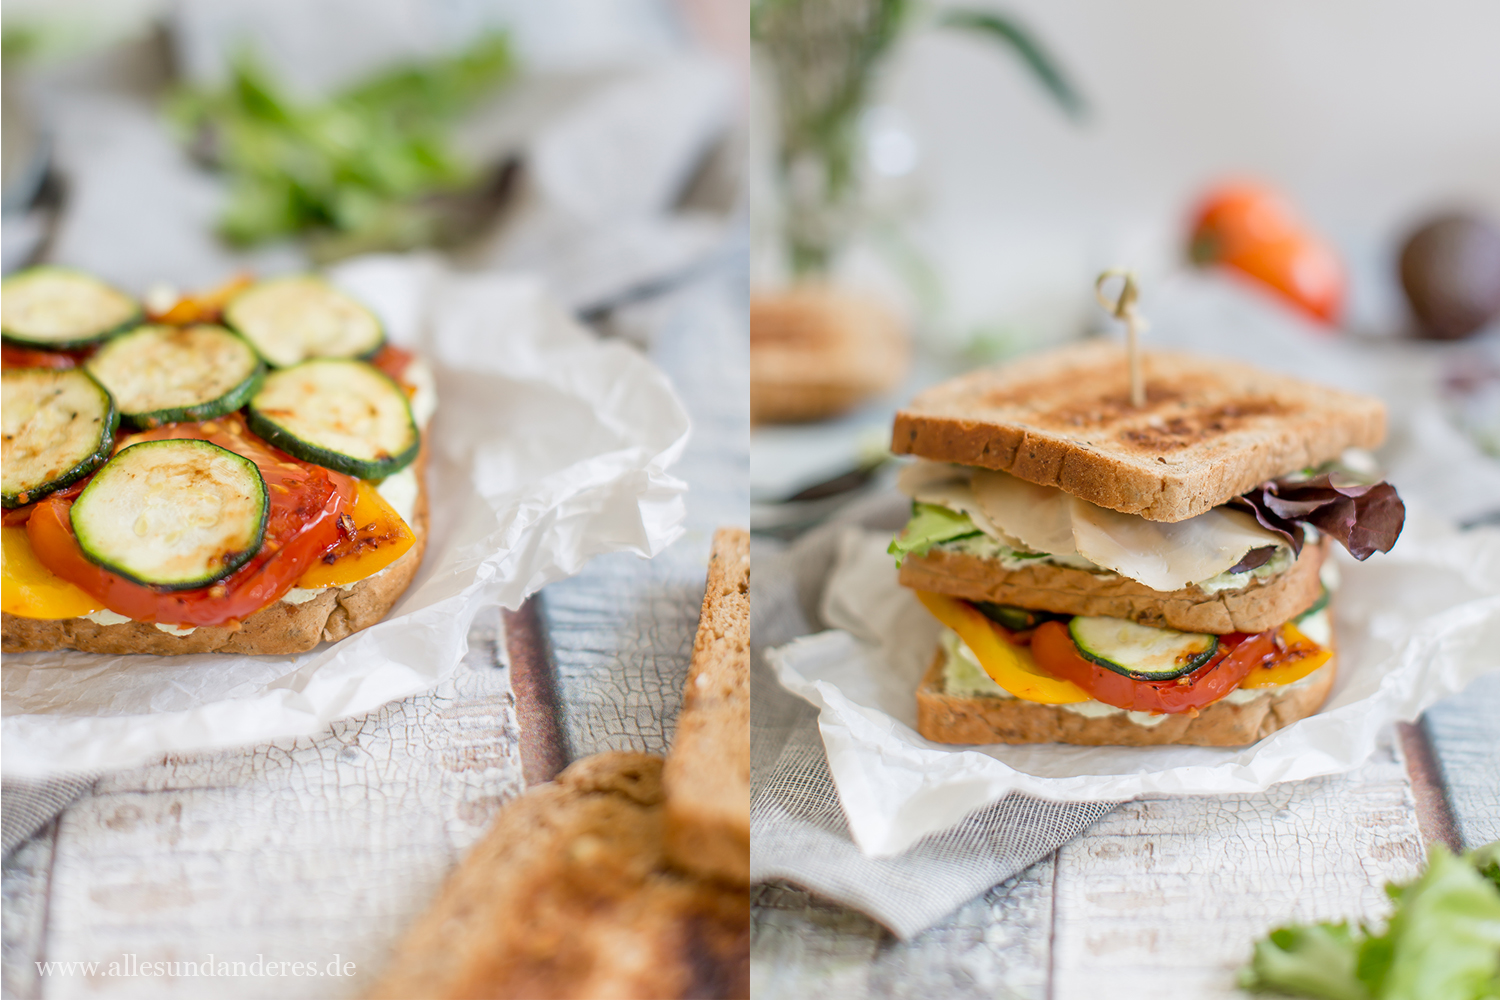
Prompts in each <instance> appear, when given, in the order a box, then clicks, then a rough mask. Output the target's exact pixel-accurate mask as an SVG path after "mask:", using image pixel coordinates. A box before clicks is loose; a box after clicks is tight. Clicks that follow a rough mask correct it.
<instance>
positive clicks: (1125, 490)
mask: <svg viewBox="0 0 1500 1000" xmlns="http://www.w3.org/2000/svg"><path fill="white" fill-rule="evenodd" d="M1142 364H1143V369H1144V374H1145V385H1146V403H1145V405H1144V406H1142V407H1134V406H1132V405H1131V403H1130V393H1129V386H1128V375H1127V366H1126V363H1125V355H1124V351H1123V350H1122V349H1121V348H1120V347H1118V346H1116V345H1113V344H1108V343H1090V344H1084V345H1079V346H1076V347H1071V348H1067V349H1064V350H1061V351H1056V352H1053V353H1050V354H1044V355H1039V356H1034V357H1031V358H1028V359H1025V360H1023V361H1020V362H1018V363H1015V364H1012V365H1009V366H1006V367H1003V368H999V369H992V370H986V371H980V372H975V373H972V374H970V375H967V376H963V377H961V378H958V379H955V380H953V381H950V382H947V383H944V384H942V385H939V386H936V387H935V388H933V389H930V390H928V391H927V392H925V393H923V394H921V395H920V396H918V397H917V398H916V399H915V400H914V401H913V402H912V404H911V405H910V406H909V407H908V408H906V409H905V410H902V411H901V412H900V413H898V414H897V416H896V422H895V427H894V431H893V438H892V450H893V451H895V452H896V453H898V454H909V455H915V456H918V457H920V458H921V459H923V461H920V462H918V463H916V464H914V465H912V466H909V467H908V468H906V469H905V470H903V472H902V476H901V487H902V489H903V491H904V492H906V493H907V494H908V495H910V496H911V497H912V500H913V505H912V509H913V516H912V519H911V521H910V523H908V525H907V526H906V528H905V529H904V530H903V531H902V533H901V534H900V535H899V536H898V537H897V538H896V539H895V541H893V542H892V544H891V551H892V552H893V553H895V554H896V556H897V559H898V561H899V564H900V581H901V583H902V584H903V585H905V586H907V587H910V588H912V589H914V590H915V591H916V592H917V596H918V597H919V598H920V600H921V601H922V603H923V604H924V605H925V606H926V607H927V608H928V610H930V611H931V612H932V613H933V614H934V615H935V616H936V617H937V618H938V619H939V620H940V621H942V623H943V624H944V625H945V626H947V628H946V629H945V631H944V633H943V636H942V638H941V640H940V642H939V647H938V650H937V652H936V655H935V656H934V658H933V661H932V664H931V667H930V668H929V670H928V671H927V673H926V676H925V677H924V678H923V680H922V683H921V686H920V688H919V690H918V692H917V703H918V728H919V730H920V731H921V733H922V735H924V736H926V737H927V738H928V739H931V740H935V741H938V742H944V743H976V744H977V743H1050V742H1061V743H1077V744H1088V745H1106V744H1119V745H1148V744H1169V743H1178V744H1198V745H1210V746H1236V745H1244V744H1248V743H1253V742H1255V741H1256V740H1259V739H1261V738H1262V737H1264V736H1266V735H1268V734H1269V733H1271V732H1274V731H1275V730H1277V729H1280V728H1282V727H1284V726H1287V725H1290V724H1291V723H1293V722H1295V721H1297V720H1298V719H1301V718H1304V717H1306V716H1308V715H1311V714H1312V713H1314V712H1316V711H1317V710H1318V708H1319V707H1320V706H1321V705H1322V703H1323V701H1324V699H1325V698H1326V697H1327V695H1328V692H1329V690H1330V688H1331V687H1332V685H1333V680H1334V673H1335V669H1336V666H1335V661H1334V642H1333V631H1332V627H1331V621H1332V618H1331V614H1330V607H1329V600H1330V596H1331V591H1332V590H1333V589H1334V587H1335V586H1336V583H1337V581H1336V575H1335V573H1334V572H1333V567H1332V565H1331V564H1330V563H1329V562H1328V561H1327V559H1328V554H1329V548H1330V545H1331V544H1332V543H1333V542H1335V541H1337V542H1339V543H1342V544H1343V545H1344V546H1345V547H1346V548H1347V549H1348V550H1349V551H1350V552H1351V554H1353V555H1354V556H1355V557H1356V558H1358V559H1364V558H1366V557H1367V556H1369V555H1370V554H1371V553H1373V552H1376V551H1389V549H1390V547H1391V546H1392V545H1393V544H1395V541H1396V537H1397V535H1399V533H1400V530H1401V525H1402V522H1403V520H1404V509H1403V507H1402V505H1401V500H1400V498H1399V497H1398V496H1397V495H1396V491H1395V489H1394V488H1393V487H1391V486H1390V485H1389V484H1387V483H1382V482H1372V481H1370V480H1369V479H1361V478H1360V477H1357V476H1355V475H1353V474H1352V473H1351V472H1350V471H1349V470H1348V469H1346V468H1344V467H1343V466H1341V465H1340V464H1338V459H1339V458H1340V456H1341V455H1342V454H1343V453H1345V451H1346V450H1347V449H1351V448H1354V449H1364V448H1371V447H1374V446H1376V445H1378V444H1379V443H1380V442H1381V440H1382V439H1383V437H1384V435H1385V410H1384V406H1383V405H1382V404H1381V402H1380V401H1379V400H1377V399H1373V398H1370V397H1365V396H1359V395H1354V394H1351V393H1346V392H1340V391H1337V390H1333V389H1329V388H1325V387H1321V386H1317V385H1313V384H1310V383H1306V382H1301V381H1298V380H1295V379H1291V378H1287V377H1285V376H1281V375H1272V374H1269V373H1266V372H1262V371H1258V370H1255V369H1252V368H1248V367H1246V366H1243V365H1240V364H1238V363H1234V362H1228V361H1217V360H1210V359H1205V358H1199V357H1194V356H1191V355H1185V354H1174V353H1146V354H1145V355H1144V356H1143V358H1142Z"/></svg>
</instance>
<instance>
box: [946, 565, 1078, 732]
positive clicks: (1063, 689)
mask: <svg viewBox="0 0 1500 1000" xmlns="http://www.w3.org/2000/svg"><path fill="white" fill-rule="evenodd" d="M917 600H919V601H921V602H922V604H923V606H924V607H926V608H927V610H928V611H931V612H932V614H933V617H935V618H936V619H937V620H938V621H940V622H942V623H943V624H944V625H946V626H948V627H949V628H951V629H952V630H953V631H955V632H957V633H958V637H959V638H960V639H962V640H963V641H964V644H965V645H967V646H968V647H969V649H971V650H972V651H973V653H974V655H975V656H976V657H977V658H978V659H979V665H980V666H981V667H983V668H984V672H985V673H987V674H989V675H990V678H991V679H992V680H993V681H994V682H995V683H996V684H998V685H1000V686H1001V687H1003V688H1004V689H1005V690H1007V691H1009V692H1010V693H1011V694H1013V695H1015V696H1016V697H1017V698H1022V699H1024V700H1026V701H1035V702H1040V703H1041V704H1043V705H1071V704H1074V703H1076V702H1080V701H1090V700H1091V698H1090V697H1089V695H1088V694H1087V693H1086V692H1085V691H1084V690H1083V688H1081V687H1079V686H1078V685H1077V684H1074V683H1073V682H1072V681H1065V680H1062V679H1061V678H1058V677H1053V676H1052V675H1051V674H1049V673H1047V672H1046V671H1045V670H1043V669H1042V668H1041V667H1039V666H1037V664H1036V660H1035V659H1034V658H1032V655H1031V650H1029V649H1027V648H1025V647H1024V646H1013V645H1011V644H1010V643H1009V642H1007V641H1006V640H1005V639H1004V638H1003V637H1002V636H1001V634H1000V633H999V632H997V631H996V625H995V623H994V622H992V621H990V620H989V619H988V618H986V617H985V616H984V615H982V614H980V613H979V611H977V610H976V609H975V608H973V607H971V606H970V605H968V604H967V603H965V602H963V601H959V600H956V599H954V598H952V597H948V596H947V595H945V594H934V593H932V592H930V591H926V590H919V591H917Z"/></svg>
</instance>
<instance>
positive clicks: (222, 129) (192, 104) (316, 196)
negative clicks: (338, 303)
mask: <svg viewBox="0 0 1500 1000" xmlns="http://www.w3.org/2000/svg"><path fill="white" fill-rule="evenodd" d="M514 69H515V62H514V59H513V57H512V55H511V49H510V44H509V42H508V41H507V39H506V38H505V36H504V35H500V34H491V35H486V36H484V37H482V38H480V39H479V40H477V41H476V42H475V43H474V44H473V45H472V46H470V47H469V48H467V49H465V50H464V51H462V52H459V53H456V54H455V55H453V56H450V57H447V58H442V59H436V60H432V61H430V62H421V63H408V64H405V65H402V66H398V67H395V68H393V69H390V70H387V71H384V72H382V73H380V74H378V75H376V76H374V77H371V78H370V79H368V80H366V81H364V82H362V83H359V84H357V85H356V86H354V87H351V88H349V89H348V90H345V91H343V92H341V93H339V94H336V95H335V96H333V97H332V98H330V99H329V100H326V101H322V102H319V103H315V104H299V103H298V102H296V101H294V100H292V99H291V98H290V97H289V96H288V95H287V94H286V93H285V92H284V91H283V90H282V88H281V87H280V86H279V85H278V84H277V82H276V81H275V80H274V79H273V77H272V76H271V74H270V72H269V71H268V70H267V69H266V68H265V66H264V65H263V64H262V63H261V62H260V61H259V60H258V59H256V58H255V55H254V53H253V52H250V51H249V50H241V51H240V52H238V53H237V54H236V55H235V56H234V58H233V59H232V60H231V65H230V80H229V82H228V83H227V85H226V86H224V87H222V88H218V89H189V90H181V91H178V92H177V93H175V94H173V95H172V96H171V97H170V99H169V101H168V104H167V109H166V110H167V114H168V116H169V118H170V119H171V120H172V121H173V122H174V123H175V124H176V125H177V127H178V128H179V129H180V130H181V132H182V134H183V137H184V140H185V141H187V142H188V143H189V145H190V146H191V148H192V150H193V152H194V154H195V155H196V156H197V157H198V158H199V159H201V160H203V161H204V162H206V163H208V164H210V165H212V166H214V167H216V168H218V169H220V170H222V171H224V172H225V173H226V174H228V175H229V178H230V192H229V202H228V205H227V206H226V208H225V210H224V212H223V214H222V216H221V217H220V221H219V228H220V232H221V233H222V235H223V236H224V237H225V238H226V239H228V240H230V241H231V242H234V243H238V244H254V243H259V242H263V241H266V240H271V239H278V238H284V237H287V236H291V235H294V234H298V233H303V232H308V231H312V232H314V233H316V234H321V235H319V236H318V240H317V242H318V246H319V247H320V248H321V250H322V252H323V253H325V254H333V253H337V252H340V251H341V250H342V249H343V248H357V249H359V250H375V249H406V248H409V247H412V246H418V245H422V244H423V243H425V242H428V241H430V240H431V239H432V237H433V236H434V234H435V233H437V231H438V227H437V226H436V225H435V222H434V220H433V218H432V214H433V212H432V210H431V209H430V208H426V207H424V206H423V205H422V204H420V202H421V201H422V200H423V199H425V198H428V197H430V196H432V195H437V194H441V193H444V192H449V191H455V190H458V189H461V188H463V187H464V186H465V185H468V184H471V183H472V182H473V181H474V179H475V173H474V171H473V170H472V169H471V168H470V167H469V166H468V165H466V164H464V163H462V162H460V160H459V159H458V157H457V156H456V155H455V154H454V153H453V152H452V151H451V149H450V148H449V145H448V140H447V134H448V130H449V128H450V127H451V125H452V123H453V121H454V120H455V119H456V118H457V117H458V116H459V115H461V114H462V113H463V112H465V111H466V110H467V109H468V108H470V107H471V106H472V105H473V104H474V103H475V102H476V101H477V100H479V99H480V98H481V97H483V96H484V95H485V94H487V93H488V92H490V91H492V90H493V89H494V88H495V87H496V86H498V85H499V84H500V83H502V82H504V81H505V80H506V79H508V78H509V77H510V76H511V75H512V73H513V72H514Z"/></svg>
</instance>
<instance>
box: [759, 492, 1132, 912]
mask: <svg viewBox="0 0 1500 1000" xmlns="http://www.w3.org/2000/svg"><path fill="white" fill-rule="evenodd" d="M909 511H910V508H909V505H908V502H907V501H906V500H905V499H904V498H901V497H892V496H880V497H875V498H872V499H869V500H866V501H863V502H861V503H859V504H857V505H853V506H851V507H850V508H849V509H848V510H847V511H846V512H845V513H844V514H843V515H842V516H841V517H839V518H838V519H837V521H836V522H835V523H833V524H829V525H825V526H824V527H822V528H819V529H818V530H816V531H813V532H810V533H809V534H808V535H806V536H804V537H803V538H801V539H800V540H798V541H797V542H796V544H794V545H792V546H789V547H788V546H783V545H779V544H777V543H775V542H769V541H762V540H760V539H757V540H756V541H755V543H754V545H753V548H752V557H751V558H752V561H753V563H754V565H755V573H754V574H753V576H752V578H751V598H750V621H751V625H750V630H751V653H752V658H753V659H752V663H753V666H752V671H753V672H752V691H753V694H752V703H751V713H750V717H751V731H750V732H751V735H750V774H751V778H750V781H751V791H750V794H751V806H750V845H751V846H750V877H751V879H752V880H753V881H755V882H765V881H770V880H773V879H783V880H786V881H789V882H793V883H795V884H797V885H800V886H802V887H803V888H805V889H809V890H811V891H813V892H816V893H818V894H820V895H823V896H826V897H828V898H830V899H833V900H836V901H837V902H839V903H842V904H844V905H845V906H849V907H852V908H854V909H856V910H859V911H860V912H862V913H865V914H866V915H868V916H869V917H871V918H872V919H874V920H877V921H879V922H880V923H881V924H883V925H884V926H886V927H887V928H889V929H890V930H891V931H892V932H893V933H894V934H896V935H897V936H898V937H901V938H910V937H913V936H915V935H917V934H919V933H921V932H922V931H924V930H926V929H927V928H928V927H931V926H932V925H934V924H936V923H939V922H940V921H941V920H942V919H943V918H944V917H946V916H947V915H948V914H950V913H952V912H953V911H954V910H955V909H957V908H958V907H959V906H961V905H963V904H964V903H966V902H968V901H969V900H970V899H973V898H974V897H975V896H977V895H979V894H980V893H982V892H984V891H986V890H987V889H989V888H990V887H991V886H993V885H995V884H997V883H999V882H1003V881H1004V880H1005V879H1007V878H1009V877H1010V876H1012V875H1014V874H1015V873H1016V872H1018V871H1021V870H1022V869H1024V868H1026V867H1028V866H1029V865H1031V864H1032V863H1034V862H1036V861H1037V860H1039V859H1041V858H1043V857H1045V856H1046V855H1048V854H1049V853H1051V852H1052V851H1054V850H1056V849H1057V848H1058V847H1059V846H1060V845H1062V844H1064V843H1066V842H1067V841H1069V840H1071V839H1072V838H1073V837H1075V836H1077V835H1078V834H1079V833H1081V832H1082V831H1083V830H1084V829H1085V828H1086V827H1088V826H1089V825H1090V824H1091V823H1093V822H1094V821H1095V820H1097V819H1098V818H1099V817H1101V816H1103V815H1104V814H1105V813H1107V812H1109V811H1110V810H1111V809H1113V808H1114V804H1112V803H1100V802H1077V803H1075V802H1050V801H1047V800H1044V799H1037V798H1033V797H1031V796H1027V795H1020V794H1012V795H1010V796H1007V797H1006V798H1005V799H1003V800H1001V801H1000V802H997V803H994V804H992V805H989V806H986V807H984V808H981V809H978V810H976V811H975V812H973V813H971V814H970V815H969V816H968V817H967V818H966V819H965V820H964V821H963V822H962V823H960V824H958V825H957V826H955V827H953V828H952V829H949V830H946V831H944V832H943V833H940V834H936V835H934V836H930V837H926V838H924V839H923V840H921V841H920V842H918V843H917V844H916V845H915V846H913V847H912V848H911V849H909V850H907V851H906V852H904V853H902V854H900V855H897V856H895V857H891V858H870V857H866V856H865V855H864V854H862V853H860V850H859V848H858V847H857V846H855V844H854V841H853V839H852V838H851V837H850V835H849V827H848V823H847V821H846V820H845V818H844V813H843V809H842V808H841V807H840V805H839V800H838V795H837V793H836V791H835V790H834V786H833V779H832V775H831V774H830V773H829V770H828V758H827V756H826V755H825V754H824V751H823V740H822V736H821V735H820V734H819V732H818V726H817V710H816V709H815V708H814V707H813V706H812V705H810V704H808V703H807V702H805V701H803V700H802V699H801V698H798V697H797V696H795V695H793V694H791V693H790V692H788V691H787V690H786V689H785V688H783V687H782V686H781V685H780V683H779V682H778V681H777V680H776V677H775V675H774V674H773V673H772V671H771V669H770V668H769V667H768V666H767V665H766V663H765V657H764V653H765V650H766V649H767V648H768V647H771V646H778V645H781V644H782V643H784V642H787V641H789V640H791V639H793V638H795V637H796V636H799V635H804V634H806V633H809V632H814V631H817V630H818V629H820V628H823V627H825V626H824V625H823V624H822V623H821V622H820V621H819V620H818V614H817V607H818V602H819V598H820V596H821V592H822V584H823V581H824V580H825V579H826V577H827V574H828V571H829V570H830V569H831V568H832V564H833V558H834V553H835V546H836V539H837V535H838V530H839V529H840V528H841V527H842V526H844V525H847V524H862V525H864V526H866V527H871V528H890V529H892V530H895V529H897V528H899V527H900V526H901V525H902V524H904V523H905V520H906V517H907V515H908V513H909Z"/></svg>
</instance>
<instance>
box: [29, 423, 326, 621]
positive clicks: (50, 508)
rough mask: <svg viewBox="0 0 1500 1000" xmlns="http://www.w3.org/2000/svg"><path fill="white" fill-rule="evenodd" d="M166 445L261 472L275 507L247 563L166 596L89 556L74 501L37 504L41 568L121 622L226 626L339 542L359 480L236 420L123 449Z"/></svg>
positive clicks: (187, 427) (35, 540)
mask: <svg viewBox="0 0 1500 1000" xmlns="http://www.w3.org/2000/svg"><path fill="white" fill-rule="evenodd" d="M166 438H198V439H200V440H204V441H212V442H213V443H214V444H217V445H220V446H222V447H224V448H228V449H229V450H230V451H233V452H236V453H237V454H240V455H244V456H245V457H246V458H248V459H250V460H251V461H252V462H254V463H255V464H256V466H258V467H259V469H260V473H261V475H262V476H263V477H264V478H265V480H266V486H267V487H268V489H269V492H270V496H271V507H270V512H269V515H268V518H267V523H266V536H265V542H264V544H263V545H262V546H261V549H260V551H259V552H257V553H256V554H255V556H254V557H253V558H252V559H251V560H250V561H249V562H248V563H246V564H245V565H244V566H242V567H240V569H238V570H236V571H235V572H234V573H233V574H232V575H230V576H228V577H226V578H224V579H223V580H220V581H218V582H217V583H215V584H214V585H212V586H209V587H202V588H199V589H197V590H177V591H161V590H156V589H155V588H152V587H145V586H141V585H140V584H137V583H131V582H130V581H128V580H125V579H123V578H121V577H119V576H116V575H115V574H113V573H110V572H108V571H106V570H104V569H102V568H100V567H99V566H96V565H95V564H94V563H92V562H90V561H89V560H88V558H87V557H85V556H84V554H83V550H82V549H81V548H79V546H78V540H77V539H76V538H75V537H74V536H73V527H72V525H71V523H69V520H68V511H69V508H70V507H71V506H72V498H70V497H62V496H59V495H56V494H54V495H53V496H51V497H48V498H47V499H45V500H42V501H40V502H39V503H37V504H36V505H35V508H34V510H33V512H32V515H31V518H30V519H29V520H28V521H27V522H26V534H27V537H28V538H29V539H30V540H31V547H32V550H33V551H34V552H35V553H36V557H37V559H38V561H40V562H41V564H42V565H43V566H46V567H47V569H49V570H51V571H52V572H53V573H55V574H56V575H57V576H60V577H62V578H63V579H64V580H67V581H68V582H70V583H73V584H76V585H77V586H78V587H80V588H82V589H83V590H84V591H85V592H87V593H89V594H91V595H93V596H94V597H97V598H99V600H100V601H101V602H102V603H103V604H104V606H105V607H107V608H109V610H111V611H113V612H115V613H116V614H121V615H125V616H127V617H129V618H134V619H137V620H140V621H152V622H161V623H163V624H170V625H225V624H229V623H230V622H234V621H238V620H240V619H242V618H245V617H248V616H249V615H251V614H254V613H255V612H256V611H259V610H260V609H261V608H263V607H265V606H266V605H268V604H271V603H272V602H274V601H277V600H279V599H280V598H281V596H282V595H283V594H285V593H286V592H287V591H288V590H290V589H291V588H292V587H293V586H295V585H296V583H297V580H298V578H300V577H301V576H302V574H303V573H304V572H305V571H306V569H307V568H308V567H309V566H310V565H312V563H313V561H314V560H315V559H317V557H318V556H319V555H321V554H322V553H323V552H325V551H327V550H328V549H329V548H331V547H332V546H333V545H335V544H336V543H337V542H338V540H339V526H338V521H339V515H340V514H342V513H344V512H345V511H346V510H347V509H349V508H350V507H351V506H352V505H353V502H354V494H355V483H356V480H354V479H352V478H350V477H349V476H344V475H340V474H339V473H337V472H332V471H330V470H328V469H324V468H322V467H320V466H316V465H309V464H307V463H305V462H298V461H297V460H296V459H294V458H292V457H291V456H289V455H287V454H285V453H284V452H281V451H278V450H277V449H275V448H272V447H271V446H270V445H268V444H266V443H265V442H264V441H261V440H260V439H259V438H257V437H255V436H254V435H253V434H251V433H250V432H249V431H248V430H246V429H245V424H244V421H243V420H241V419H240V417H239V415H238V414H234V415H231V416H229V417H224V418H221V419H219V420H210V421H204V422H202V423H196V424H175V425H173V426H170V427H162V428H158V429H156V430H153V431H148V432H146V433H143V434H133V435H130V436H129V437H126V438H125V439H124V440H122V441H120V442H119V443H118V445H117V447H121V448H123V447H125V446H127V445H130V444H135V443H136V442H139V441H157V440H163V439H166Z"/></svg>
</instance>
